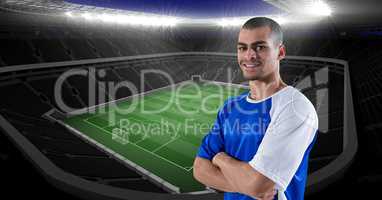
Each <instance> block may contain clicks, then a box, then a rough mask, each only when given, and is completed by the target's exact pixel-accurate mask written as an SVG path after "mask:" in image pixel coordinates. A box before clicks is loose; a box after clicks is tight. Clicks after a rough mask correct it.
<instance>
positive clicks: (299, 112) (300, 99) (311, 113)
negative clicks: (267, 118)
mask: <svg viewBox="0 0 382 200" xmlns="http://www.w3.org/2000/svg"><path fill="white" fill-rule="evenodd" d="M281 114H288V115H295V116H297V117H298V118H299V119H301V120H306V119H307V118H309V119H310V121H312V123H313V125H314V126H318V116H317V112H316V109H315V107H314V105H313V104H312V102H311V101H310V100H309V99H308V98H307V97H306V96H305V95H304V94H303V93H302V92H301V91H300V90H298V89H297V88H294V87H292V86H288V88H287V90H286V91H285V92H283V93H281V94H280V95H276V96H274V97H273V98H272V109H271V115H274V116H279V115H281Z"/></svg>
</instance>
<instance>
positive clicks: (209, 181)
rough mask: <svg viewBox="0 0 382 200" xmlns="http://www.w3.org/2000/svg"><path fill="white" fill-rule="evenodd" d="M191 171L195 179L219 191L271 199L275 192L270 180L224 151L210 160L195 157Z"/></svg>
mask: <svg viewBox="0 0 382 200" xmlns="http://www.w3.org/2000/svg"><path fill="white" fill-rule="evenodd" d="M193 172H194V177H195V179H196V180H198V181H199V182H201V183H203V184H204V185H206V186H209V187H212V188H215V189H218V190H221V191H225V192H238V193H242V194H245V195H248V196H251V197H253V198H256V199H273V197H274V195H275V194H276V192H275V189H274V187H275V183H274V182H273V181H272V180H270V179H269V178H267V177H266V176H264V175H262V174H261V173H260V172H258V171H256V170H254V169H253V168H252V167H251V166H250V165H249V164H248V163H246V162H242V161H238V160H236V159H234V158H232V157H230V156H229V155H227V154H226V153H224V152H220V153H218V154H216V155H215V156H214V157H213V159H212V161H210V160H208V159H205V158H201V157H196V159H195V161H194V168H193Z"/></svg>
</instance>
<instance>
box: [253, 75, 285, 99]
mask: <svg viewBox="0 0 382 200" xmlns="http://www.w3.org/2000/svg"><path fill="white" fill-rule="evenodd" d="M286 86H287V84H285V83H284V82H283V81H282V80H281V78H280V75H276V76H272V78H270V79H269V80H266V81H264V80H253V81H249V87H250V91H251V95H250V98H251V99H254V100H261V99H265V98H267V97H269V96H271V95H273V94H274V93H276V92H278V91H280V90H281V89H283V88H284V87H286Z"/></svg>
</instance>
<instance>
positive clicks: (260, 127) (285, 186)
mask: <svg viewBox="0 0 382 200" xmlns="http://www.w3.org/2000/svg"><path fill="white" fill-rule="evenodd" d="M317 130H318V117H317V113H316V110H315V108H314V106H313V105H312V103H311V102H310V101H309V99H308V98H306V97H305V96H304V95H303V94H302V93H301V92H300V91H299V90H297V89H296V88H294V87H292V86H287V87H285V88H283V89H281V90H279V91H278V92H276V93H275V94H273V95H272V96H270V97H268V98H265V99H263V100H258V101H255V100H252V99H251V98H249V93H248V92H247V93H244V94H242V95H240V96H237V97H233V98H231V99H228V100H227V101H226V102H225V104H224V105H223V107H222V108H220V110H219V112H218V115H217V119H216V121H215V124H214V126H213V128H212V129H211V130H210V132H209V133H208V134H207V135H206V136H205V137H204V139H203V141H202V144H201V146H200V148H199V152H198V155H197V156H199V157H202V158H206V159H209V160H212V158H213V157H214V156H215V155H216V154H217V153H219V152H221V151H224V152H226V153H227V154H228V155H230V156H231V157H234V158H236V159H237V160H240V161H244V162H248V163H249V165H251V166H252V167H253V168H254V169H255V170H257V171H258V172H260V173H261V174H263V175H264V176H266V177H268V178H269V179H271V180H272V181H273V182H275V184H276V189H277V190H278V192H277V195H276V196H275V199H280V200H286V199H287V200H300V199H303V198H304V190H305V183H306V180H307V174H308V173H307V172H308V170H307V169H308V157H309V152H310V150H311V148H312V146H313V144H314V141H315V138H316V133H317ZM224 199H225V200H239V199H240V200H247V199H248V200H249V199H252V198H251V197H249V196H247V195H243V194H240V193H228V192H226V193H225V194H224Z"/></svg>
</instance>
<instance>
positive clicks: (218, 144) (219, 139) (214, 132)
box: [197, 110, 224, 160]
mask: <svg viewBox="0 0 382 200" xmlns="http://www.w3.org/2000/svg"><path fill="white" fill-rule="evenodd" d="M222 116H223V115H222V111H221V110H220V111H219V113H218V115H217V118H216V121H215V123H214V125H213V127H212V128H211V130H210V132H209V133H208V134H207V135H206V136H204V138H203V140H202V144H201V145H200V148H199V152H198V154H197V156H198V157H201V158H205V159H208V160H212V158H213V157H214V156H215V155H216V154H217V153H219V152H221V151H224V138H223V122H224V120H223V117H222Z"/></svg>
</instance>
